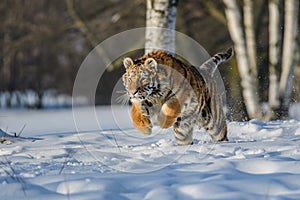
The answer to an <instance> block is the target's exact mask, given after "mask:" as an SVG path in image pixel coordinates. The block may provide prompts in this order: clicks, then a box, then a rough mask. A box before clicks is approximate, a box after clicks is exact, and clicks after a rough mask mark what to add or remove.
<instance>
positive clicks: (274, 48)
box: [268, 0, 281, 119]
mask: <svg viewBox="0 0 300 200" xmlns="http://www.w3.org/2000/svg"><path fill="white" fill-rule="evenodd" d="M279 28H280V11H279V0H270V1H269V107H270V112H269V114H268V115H269V116H268V118H269V119H270V118H273V117H276V116H275V112H276V109H278V107H279V95H278V94H279V91H278V89H279V72H278V70H279V58H280V41H281V33H280V29H279Z"/></svg>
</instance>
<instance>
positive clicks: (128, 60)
mask: <svg viewBox="0 0 300 200" xmlns="http://www.w3.org/2000/svg"><path fill="white" fill-rule="evenodd" d="M123 65H124V67H125V68H126V69H127V68H128V67H129V66H131V65H133V60H132V59H131V58H129V57H127V58H124V60H123Z"/></svg>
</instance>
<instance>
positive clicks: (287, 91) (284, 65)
mask: <svg viewBox="0 0 300 200" xmlns="http://www.w3.org/2000/svg"><path fill="white" fill-rule="evenodd" d="M223 2H224V4H225V6H226V8H225V14H226V18H227V21H228V29H229V33H230V36H231V38H232V40H233V43H234V46H235V50H236V55H237V64H238V69H239V72H240V77H241V81H242V89H243V97H244V100H245V105H246V109H247V112H248V115H249V117H250V118H261V119H267V120H269V119H274V118H285V117H287V114H288V108H289V104H290V101H291V96H292V92H293V77H294V68H295V64H296V58H297V55H298V54H299V52H297V51H298V50H297V31H298V12H299V1H298V0H286V1H284V4H283V5H284V16H283V17H284V22H283V23H284V24H281V21H282V20H280V17H281V16H280V8H281V7H282V6H280V5H282V4H280V0H270V1H269V74H270V76H269V112H268V113H262V111H260V110H262V109H261V108H260V104H261V102H260V101H259V98H258V87H259V86H258V85H257V84H256V82H257V79H258V76H257V73H256V70H257V66H256V63H257V62H256V48H255V46H256V45H255V37H254V33H255V30H254V25H253V24H254V22H253V13H254V12H253V9H252V8H253V5H252V3H253V2H252V1H251V0H244V1H243V13H241V12H242V11H241V9H240V8H239V6H238V3H237V1H236V0H223ZM242 16H243V17H244V18H243V20H244V24H242V23H241V21H242ZM281 27H284V30H283V33H284V34H283V37H282V36H281V31H280V28H281ZM281 49H282V52H281ZM281 58H282V62H281ZM279 69H281V71H280V70H279Z"/></svg>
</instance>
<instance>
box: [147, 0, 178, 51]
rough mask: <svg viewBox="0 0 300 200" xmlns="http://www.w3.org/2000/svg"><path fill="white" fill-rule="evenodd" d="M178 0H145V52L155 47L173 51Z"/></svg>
mask: <svg viewBox="0 0 300 200" xmlns="http://www.w3.org/2000/svg"><path fill="white" fill-rule="evenodd" d="M177 2H178V0H147V13H146V42H145V53H149V52H151V51H153V50H155V49H164V50H166V51H169V52H170V53H173V52H174V51H175V25H176V12H177Z"/></svg>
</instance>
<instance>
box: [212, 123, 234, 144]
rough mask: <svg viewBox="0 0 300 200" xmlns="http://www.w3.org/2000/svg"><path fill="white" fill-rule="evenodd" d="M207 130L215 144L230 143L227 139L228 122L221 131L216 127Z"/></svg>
mask: <svg viewBox="0 0 300 200" xmlns="http://www.w3.org/2000/svg"><path fill="white" fill-rule="evenodd" d="M206 130H207V132H208V134H209V135H210V136H211V137H212V139H213V140H214V141H215V142H227V141H229V140H228V138H227V125H226V122H224V124H223V126H222V127H221V129H219V128H217V127H215V126H214V127H212V128H208V129H206Z"/></svg>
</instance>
